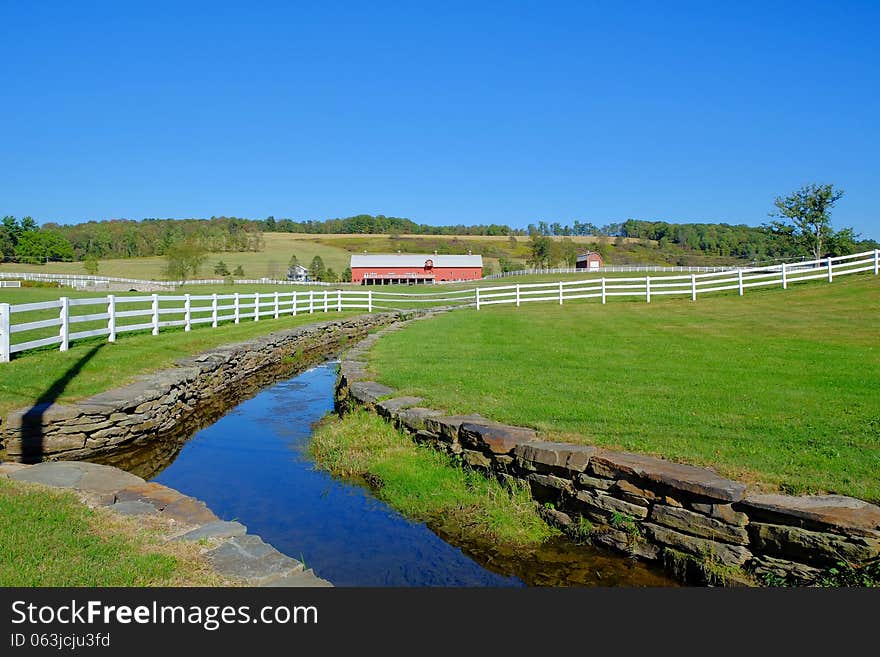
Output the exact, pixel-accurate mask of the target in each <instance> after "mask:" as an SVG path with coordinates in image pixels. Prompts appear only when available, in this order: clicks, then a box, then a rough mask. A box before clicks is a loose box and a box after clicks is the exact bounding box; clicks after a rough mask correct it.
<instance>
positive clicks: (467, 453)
mask: <svg viewBox="0 0 880 657" xmlns="http://www.w3.org/2000/svg"><path fill="white" fill-rule="evenodd" d="M461 460H462V461H464V462H465V463H467V464H468V465H469V466H471V467H472V468H488V467H489V466H490V465H492V461H490V460H489V459H488V458H486V456H485V455H484V454H483V453H482V452H475V451H474V450H470V449H464V450H462V452H461Z"/></svg>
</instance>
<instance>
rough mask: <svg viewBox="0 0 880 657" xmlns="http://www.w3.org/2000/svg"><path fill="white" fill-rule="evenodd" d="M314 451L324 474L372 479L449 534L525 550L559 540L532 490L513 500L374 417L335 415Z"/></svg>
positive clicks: (316, 438)
mask: <svg viewBox="0 0 880 657" xmlns="http://www.w3.org/2000/svg"><path fill="white" fill-rule="evenodd" d="M309 449H310V452H311V454H312V455H313V456H314V458H315V460H316V461H317V462H318V463H319V464H320V465H321V466H322V467H324V468H326V469H327V470H329V471H330V472H332V473H333V474H336V475H339V476H343V477H351V478H362V479H365V480H366V481H367V482H368V483H370V485H371V487H372V488H373V490H374V492H375V494H376V495H377V496H378V497H379V498H381V499H382V500H384V501H385V502H387V503H388V504H390V505H391V506H392V507H394V508H395V509H397V510H398V511H400V512H401V513H403V514H404V515H406V516H407V517H409V518H412V519H415V520H419V521H424V522H428V523H430V524H431V525H432V526H433V527H435V528H437V529H438V531H440V532H441V533H451V534H454V535H461V536H462V537H463V538H464V539H465V540H467V539H476V540H481V541H486V540H490V541H493V542H497V543H503V544H507V545H519V546H528V545H537V544H540V543H543V542H544V541H546V540H547V539H549V538H551V537H553V536H557V535H558V532H557V531H556V530H554V529H552V528H550V527H549V526H548V525H547V524H546V523H545V522H544V521H543V520H542V519H541V518H540V516H538V514H537V511H536V510H535V507H534V503H533V502H532V501H531V497H530V495H529V493H528V491H526V490H524V489H523V490H517V491H514V492H513V493H512V494H511V493H508V492H507V490H506V489H505V488H504V487H502V486H501V485H500V484H499V483H498V482H496V481H494V480H488V479H486V478H485V477H483V476H481V475H479V474H476V473H473V472H467V471H465V470H463V469H461V468H458V467H450V465H451V460H450V458H449V457H448V456H446V455H444V454H441V453H439V452H436V451H434V450H432V449H429V448H426V447H419V446H418V445H415V444H413V442H412V441H411V440H410V439H409V438H408V437H407V436H404V435H403V434H401V433H400V432H399V431H397V430H396V429H394V428H393V427H391V426H390V425H389V424H388V423H386V422H385V421H384V420H382V419H381V418H379V417H377V416H375V415H373V414H372V413H367V412H364V411H358V412H355V413H352V414H350V415H347V416H346V417H345V418H342V419H340V418H338V417H335V416H328V417H327V418H325V419H324V420H323V421H322V422H321V423H320V424H319V425H318V427H317V429H316V431H315V432H314V435H313V438H312V442H311V444H310V447H309Z"/></svg>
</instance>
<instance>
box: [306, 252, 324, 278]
mask: <svg viewBox="0 0 880 657" xmlns="http://www.w3.org/2000/svg"><path fill="white" fill-rule="evenodd" d="M326 271H327V269H326V267H324V260H323V259H322V258H321V256H319V255H316V256H315V257H314V258H312V263H311V264H310V265H309V276H310V277H311V279H312V280H313V281H322V280H324V275H325V273H326Z"/></svg>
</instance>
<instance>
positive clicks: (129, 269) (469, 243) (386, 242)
mask: <svg viewBox="0 0 880 657" xmlns="http://www.w3.org/2000/svg"><path fill="white" fill-rule="evenodd" d="M264 238H265V248H264V249H263V250H262V251H259V252H246V253H210V254H208V256H207V258H206V259H205V264H204V265H203V266H202V268H201V270H200V272H199V275H198V278H213V277H214V265H216V264H217V262H218V261H220V260H222V261H223V262H225V263H226V266H227V267H228V268H229V270H230V271H232V270H234V269H235V268H236V267H237V266H238V265H241V266H242V268H243V269H244V274H245V275H244V277H243V278H263V277H268V278H283V277H284V274H285V272H286V271H287V263H288V262H289V261H290V257H291V255H294V254H295V255H296V256H297V258H298V260H299V262H300V264H302V265H303V266H306V267H307V266H308V265H309V263H310V262H311V261H312V258H314V257H315V256H316V255H319V256H321V259H322V260H323V261H324V264H325V266H326V267H329V268H331V269H333V270H334V271H335V272H336V273H337V274H341V273H342V272H343V270H344V269H345V268H346V267H348V266H349V263H350V262H351V255H352V254H355V253H363V252H364V251H366V252H368V253H397V252H398V251H400V252H402V253H433V252H434V251H437V252H438V253H457V254H463V253H467V252H468V251H469V250H470V251H471V252H473V253H474V254H475V255H482V256H483V260H484V262H485V263H486V265H487V267H488V268H490V269H491V270H492V271H494V272H496V273H497V272H499V271H500V266H499V264H498V263H499V258H502V257H505V258H508V259H509V260H511V261H512V262H514V263H515V265H516V266H518V267H523V268H525V267H526V259H527V258H528V255H529V250H528V243H529V238H528V237H523V236H517V237H516V238H515V241H514V240H511V239H510V238H509V237H503V236H491V237H490V236H479V235H477V236H469V235H468V236H464V235H462V236H458V235H400V236H392V235H349V234H345V235H312V234H299V233H265V234H264ZM553 239H564V238H559V237H557V238H553ZM570 239H571V240H573V241H574V242H575V243H577V244H583V245H584V246H586V245H588V244H592V243H595V242H596V241H597V239H598V238H595V237H572V238H570ZM621 241H622V243H623V244H625V246H622V247H615V246H614V243H615V240H613V239H612V240H610V243H609V244H608V245H607V248H608V250H609V252H610V256H609V258H610V262H611V263H635V264H676V262H675V261H674V257H673V256H674V254H669V253H663V252H661V251H659V250H657V249H656V248H653V246H655V245H653V243H643V241H642V240H636V239H624V240H621ZM692 257H697V259H698V260H699V261H700V262H701V263H703V264H709V265H712V264H717V263H719V262H721V261H722V260H725V259H718V258H715V259H711V258H699V256H692ZM726 261H727V262H732V260H731V259H730V258H727V259H726ZM165 264H166V263H165V259H164V258H162V257H150V258H126V259H115V260H101V261H100V262H99V264H98V275H105V276H118V277H123V278H137V279H146V280H163V279H166V278H167V277H166V275H165ZM0 271H7V272H12V271H21V272H45V273H55V274H85V273H86V271H85V269H84V268H83V263H81V262H50V263H48V264H45V265H27V264H19V263H10V262H2V263H0Z"/></svg>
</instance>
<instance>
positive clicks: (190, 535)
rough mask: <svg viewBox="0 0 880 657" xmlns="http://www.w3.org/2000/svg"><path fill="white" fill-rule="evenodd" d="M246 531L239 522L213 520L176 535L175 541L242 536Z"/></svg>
mask: <svg viewBox="0 0 880 657" xmlns="http://www.w3.org/2000/svg"><path fill="white" fill-rule="evenodd" d="M246 533H247V527H245V526H244V525H242V524H241V523H239V522H229V521H227V520H214V521H213V522H208V523H205V524H204V525H202V526H200V527H196V528H195V529H193V530H191V531H188V532H186V533H185V534H181V535H180V536H176V537H175V538H174V539H173V540H175V541H200V540H202V539H203V538H232V537H233V536H243V535H244V534H246Z"/></svg>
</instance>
